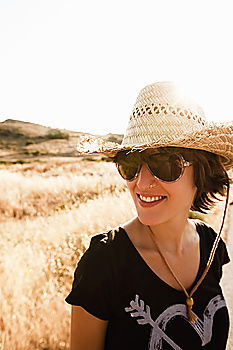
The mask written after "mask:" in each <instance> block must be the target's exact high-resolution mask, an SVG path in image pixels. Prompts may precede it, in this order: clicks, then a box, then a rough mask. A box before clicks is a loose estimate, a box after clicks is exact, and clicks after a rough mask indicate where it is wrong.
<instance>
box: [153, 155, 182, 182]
mask: <svg viewBox="0 0 233 350" xmlns="http://www.w3.org/2000/svg"><path fill="white" fill-rule="evenodd" d="M148 166H149V168H150V170H151V172H152V173H153V174H154V175H155V176H156V177H158V178H159V179H160V180H162V181H166V182H172V181H176V180H177V179H179V177H180V176H181V174H182V172H183V163H182V158H181V157H180V156H179V155H178V154H168V153H164V154H162V153H160V154H155V155H151V156H149V160H148Z"/></svg>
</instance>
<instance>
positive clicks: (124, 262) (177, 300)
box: [66, 221, 229, 350]
mask: <svg viewBox="0 0 233 350" xmlns="http://www.w3.org/2000/svg"><path fill="white" fill-rule="evenodd" d="M195 223H196V229H197V232H198V234H199V236H200V265H199V270H198V274H197V277H196V280H195V281H194V284H195V283H196V282H197V280H198V279H199V278H200V276H201V274H202V272H203V270H204V268H205V266H206V263H207V260H208V258H209V254H210V251H211V248H212V245H213V242H214V240H215V237H216V233H215V232H214V231H213V229H212V228H210V227H209V226H207V225H206V224H204V223H202V222H200V221H195ZM227 262H229V257H228V254H227V250H226V246H225V244H224V242H223V241H222V240H220V242H219V245H218V248H217V250H216V253H215V257H214V260H213V263H212V265H211V268H210V270H209V272H208V273H207V275H206V277H205V279H204V281H203V282H202V284H201V285H200V287H199V288H198V289H197V291H196V292H195V293H194V295H193V298H194V306H193V311H194V313H195V314H196V315H197V316H198V321H197V322H195V323H189V322H188V320H187V315H186V306H185V305H186V304H185V300H186V296H185V294H184V292H183V291H178V290H176V289H174V288H173V287H171V286H170V285H168V284H167V283H166V282H164V281H163V280H161V279H160V278H159V277H158V276H157V275H156V274H155V273H154V272H153V271H152V270H151V269H150V267H149V266H148V265H147V264H146V262H145V261H144V260H143V258H142V257H141V255H140V254H139V253H138V251H137V249H136V248H135V247H134V245H133V243H132V242H131V240H130V239H129V237H128V235H127V233H126V232H125V230H124V229H123V228H121V227H119V228H118V229H115V230H112V231H110V232H108V233H104V234H100V235H96V236H94V237H93V238H92V239H91V244H90V247H89V248H88V250H87V251H86V252H85V253H84V255H83V256H82V258H81V260H80V261H79V263H78V267H77V269H76V271H75V277H74V282H73V287H72V291H71V293H70V294H69V295H68V297H67V298H66V301H67V302H68V303H70V304H72V305H79V306H82V307H83V308H84V309H85V310H86V311H88V312H89V313H91V314H92V315H94V316H96V317H98V318H100V319H103V320H108V321H109V323H108V328H107V334H106V342H105V350H119V349H121V350H126V349H127V350H129V349H133V350H144V349H150V350H155V349H158V350H159V349H161V350H171V349H175V350H180V349H182V350H198V349H205V350H207V349H208V350H223V349H225V348H226V341H227V336H228V330H229V316H228V311H227V307H226V303H225V300H224V298H223V295H222V290H221V287H220V285H219V281H220V279H221V276H222V265H223V264H226V263H227ZM194 284H193V285H194Z"/></svg>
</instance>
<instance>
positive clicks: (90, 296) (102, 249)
mask: <svg viewBox="0 0 233 350" xmlns="http://www.w3.org/2000/svg"><path fill="white" fill-rule="evenodd" d="M101 237H103V235H98V236H94V237H93V238H92V239H91V243H90V246H89V248H88V249H87V251H86V252H85V253H84V255H83V256H82V258H81V259H80V261H79V263H78V265H77V268H76V270H75V272H74V280H73V285H72V290H71V292H70V294H69V295H68V296H67V298H66V299H65V301H66V302H67V303H69V304H71V305H77V306H81V307H83V308H84V309H85V310H86V311H87V312H89V313H90V314H92V315H93V316H95V317H98V318H100V319H102V320H109V319H110V317H111V316H110V315H111V300H112V298H111V290H112V287H111V275H112V274H111V271H110V263H109V259H108V254H109V252H108V250H109V247H108V244H106V241H104V240H103V239H101Z"/></svg>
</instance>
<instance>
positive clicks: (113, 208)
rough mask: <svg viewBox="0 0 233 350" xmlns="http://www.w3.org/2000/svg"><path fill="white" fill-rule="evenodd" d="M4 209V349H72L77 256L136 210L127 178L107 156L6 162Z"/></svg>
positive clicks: (0, 275) (1, 173)
mask: <svg viewBox="0 0 233 350" xmlns="http://www.w3.org/2000/svg"><path fill="white" fill-rule="evenodd" d="M0 213H1V219H0V236H1V239H0V252H1V255H0V286H1V288H0V300H1V302H0V350H12V349H14V350H29V349H30V350H34V349H35V350H41V349H44V350H45V349H46V350H64V349H68V348H69V330H70V306H69V305H67V304H66V303H65V302H64V298H65V296H66V295H67V293H68V292H69V290H70V287H71V283H72V277H73V271H74V268H75V265H76V262H77V260H78V259H79V257H80V255H81V254H82V253H83V251H84V250H85V248H86V247H87V246H88V244H89V240H90V236H91V235H93V234H96V233H98V232H104V231H107V230H109V229H110V228H112V227H114V226H117V225H119V224H120V223H122V222H124V221H126V220H128V219H129V218H131V217H132V216H133V215H134V214H135V211H134V207H133V204H132V202H131V199H130V196H129V194H128V192H127V191H126V187H125V183H124V182H123V181H122V180H121V178H120V177H119V176H118V174H117V172H116V169H115V167H114V165H113V164H111V163H106V162H88V161H81V160H75V161H74V160H71V161H68V160H57V161H54V160H53V161H47V162H44V163H34V164H24V165H17V164H16V165H12V166H8V167H6V166H2V167H1V168H0ZM215 217H216V215H215ZM211 220H212V219H211Z"/></svg>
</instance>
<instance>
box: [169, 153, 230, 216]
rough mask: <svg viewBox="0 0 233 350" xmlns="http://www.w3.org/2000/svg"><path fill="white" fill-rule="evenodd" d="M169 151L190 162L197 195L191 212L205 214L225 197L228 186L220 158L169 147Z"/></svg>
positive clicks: (227, 179)
mask: <svg viewBox="0 0 233 350" xmlns="http://www.w3.org/2000/svg"><path fill="white" fill-rule="evenodd" d="M169 151H172V152H179V153H181V154H182V156H183V157H184V159H185V160H187V161H190V162H192V164H193V168H194V183H195V186H196V187H197V193H196V196H195V198H194V201H193V204H192V206H191V208H190V209H191V210H193V211H199V212H200V213H206V212H207V211H208V210H210V209H212V208H213V207H214V205H215V204H216V200H218V201H219V200H221V198H220V196H225V195H226V192H227V187H228V186H229V177H228V174H227V172H226V170H225V169H224V167H223V164H222V161H221V157H220V156H219V155H217V154H214V153H211V152H207V151H202V150H196V149H189V148H178V147H169Z"/></svg>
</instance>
